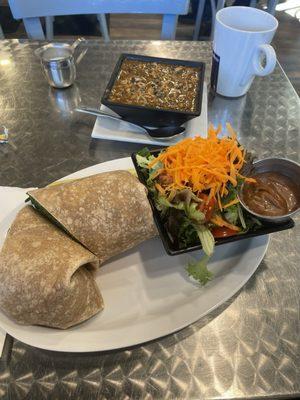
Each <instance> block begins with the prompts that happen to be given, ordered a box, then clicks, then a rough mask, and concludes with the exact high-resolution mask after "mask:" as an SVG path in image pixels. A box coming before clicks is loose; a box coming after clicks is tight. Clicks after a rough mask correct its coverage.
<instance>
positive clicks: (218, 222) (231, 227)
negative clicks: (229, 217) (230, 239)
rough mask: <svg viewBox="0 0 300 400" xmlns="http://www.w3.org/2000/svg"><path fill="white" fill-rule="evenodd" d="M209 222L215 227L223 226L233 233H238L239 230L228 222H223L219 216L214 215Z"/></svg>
mask: <svg viewBox="0 0 300 400" xmlns="http://www.w3.org/2000/svg"><path fill="white" fill-rule="evenodd" d="M211 222H213V223H214V224H215V225H218V226H225V227H226V228H229V229H232V230H233V231H236V232H239V231H240V230H241V229H240V228H239V227H238V226H236V225H233V224H230V223H229V222H227V221H225V220H224V219H223V218H222V217H220V216H219V215H215V216H214V217H213V218H212V219H211Z"/></svg>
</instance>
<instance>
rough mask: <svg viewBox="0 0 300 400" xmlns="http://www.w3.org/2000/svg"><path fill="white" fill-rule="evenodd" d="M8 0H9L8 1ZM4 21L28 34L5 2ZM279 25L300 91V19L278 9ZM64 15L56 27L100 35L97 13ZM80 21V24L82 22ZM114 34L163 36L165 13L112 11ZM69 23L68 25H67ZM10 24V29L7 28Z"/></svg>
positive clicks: (188, 28)
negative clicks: (11, 17)
mask: <svg viewBox="0 0 300 400" xmlns="http://www.w3.org/2000/svg"><path fill="white" fill-rule="evenodd" d="M4 3H5V2H4ZM299 6H300V0H299ZM0 9H1V14H0V16H1V23H2V27H3V30H4V33H5V36H6V37H7V38H22V37H23V38H24V37H26V33H25V31H24V27H23V24H22V23H21V22H20V23H18V22H17V21H12V20H11V21H10V23H7V22H8V20H9V16H8V12H9V10H8V7H5V6H2V7H0ZM276 17H277V18H278V20H279V28H278V31H277V33H276V35H275V38H274V41H273V45H274V47H275V49H276V52H277V57H278V60H279V62H280V63H281V65H282V66H283V68H284V70H285V71H286V73H287V75H288V77H289V79H290V80H291V82H292V84H293V86H294V87H295V89H296V91H297V93H298V94H300V22H299V20H298V19H297V18H295V17H292V16H291V15H289V14H287V13H286V12H284V11H280V12H277V13H276ZM61 18H62V17H60V18H58V19H57V20H56V31H57V32H59V34H60V35H59V36H61V34H62V33H67V34H68V35H77V36H78V35H79V34H84V35H87V36H91V35H96V36H98V35H100V33H99V28H98V26H97V20H96V17H95V16H88V17H87V16H86V17H75V19H74V17H64V18H68V19H67V20H62V19H61ZM79 25H80V26H79ZM109 25H110V35H111V38H112V39H159V36H160V30H161V16H159V15H150V16H149V15H138V16H137V15H119V14H115V15H111V16H110V19H109ZM66 27H67V28H66ZM6 28H7V29H6ZM192 34H193V24H192V23H186V22H185V23H182V22H179V24H178V29H177V37H176V39H178V40H191V38H192Z"/></svg>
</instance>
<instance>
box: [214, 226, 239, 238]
mask: <svg viewBox="0 0 300 400" xmlns="http://www.w3.org/2000/svg"><path fill="white" fill-rule="evenodd" d="M211 233H212V234H213V237H215V238H222V237H228V236H234V235H236V234H237V233H238V232H237V231H234V230H233V229H230V228H226V226H216V227H214V228H212V229H211Z"/></svg>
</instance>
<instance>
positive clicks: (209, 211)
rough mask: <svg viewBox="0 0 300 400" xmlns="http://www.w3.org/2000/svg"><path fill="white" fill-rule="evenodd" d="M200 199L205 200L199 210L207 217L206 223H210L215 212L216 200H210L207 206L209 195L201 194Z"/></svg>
mask: <svg viewBox="0 0 300 400" xmlns="http://www.w3.org/2000/svg"><path fill="white" fill-rule="evenodd" d="M199 197H200V198H201V199H202V200H204V201H202V202H201V203H200V204H199V206H198V210H199V211H201V212H203V214H204V215H205V221H206V222H208V221H210V220H211V217H212V215H213V213H214V210H215V205H216V200H215V199H214V198H212V199H210V200H209V202H208V203H207V204H206V201H207V197H208V196H207V195H206V194H204V193H203V194H200V195H199Z"/></svg>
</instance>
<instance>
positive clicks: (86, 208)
mask: <svg viewBox="0 0 300 400" xmlns="http://www.w3.org/2000/svg"><path fill="white" fill-rule="evenodd" d="M28 195H29V196H30V198H31V201H32V203H33V204H34V206H35V207H36V208H37V209H38V210H39V211H41V212H42V213H44V214H45V215H46V216H47V217H48V218H49V219H50V220H52V221H55V223H56V224H57V225H58V226H60V227H61V228H63V229H64V230H65V231H66V232H68V233H69V234H70V235H71V237H73V238H75V239H76V240H77V241H78V242H80V243H81V244H83V245H84V246H85V247H86V248H87V249H88V250H90V251H91V252H92V253H94V254H95V255H96V256H97V257H98V258H99V260H100V264H101V263H103V261H105V260H107V259H108V258H110V257H112V256H114V255H116V254H119V253H121V252H123V251H125V250H128V249H130V248H132V247H134V246H135V245H137V244H138V243H140V242H142V241H144V240H146V239H149V238H151V237H152V236H154V235H155V234H156V228H155V225H154V221H153V216H152V210H151V207H150V205H149V202H148V199H147V189H146V188H145V187H144V186H143V185H142V184H141V183H140V182H139V181H138V179H137V178H136V177H135V176H133V175H132V174H131V173H129V172H128V171H112V172H104V173H101V174H97V175H92V176H89V177H87V178H82V179H79V180H76V181H72V182H66V183H62V184H60V185H56V186H49V187H46V188H42V189H36V190H32V191H30V192H29V193H28Z"/></svg>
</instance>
